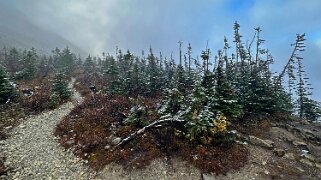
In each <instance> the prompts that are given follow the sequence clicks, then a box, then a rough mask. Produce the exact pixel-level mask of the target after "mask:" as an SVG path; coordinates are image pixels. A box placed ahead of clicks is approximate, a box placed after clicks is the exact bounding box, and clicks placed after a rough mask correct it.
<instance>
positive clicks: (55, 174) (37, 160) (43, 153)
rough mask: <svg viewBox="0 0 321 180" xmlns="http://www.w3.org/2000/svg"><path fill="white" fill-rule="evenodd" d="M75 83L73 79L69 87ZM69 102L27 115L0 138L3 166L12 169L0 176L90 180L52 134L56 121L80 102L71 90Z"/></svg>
mask: <svg viewBox="0 0 321 180" xmlns="http://www.w3.org/2000/svg"><path fill="white" fill-rule="evenodd" d="M74 82H75V79H74V78H73V79H72V80H71V82H70V87H72V84H73V83H74ZM72 101H73V102H68V103H65V104H63V105H62V106H60V107H59V108H57V109H55V110H52V111H47V112H44V113H42V114H40V115H37V116H31V117H30V118H29V119H27V120H26V121H25V122H23V123H22V124H20V125H19V126H18V127H16V128H15V129H14V130H13V131H12V133H11V134H12V136H11V137H9V138H8V139H6V140H4V141H0V149H1V150H2V151H3V152H4V153H5V154H6V156H7V161H6V165H7V166H8V167H11V168H13V171H12V172H10V173H9V174H8V176H7V177H0V179H92V178H94V176H95V173H94V172H93V171H92V170H90V169H89V167H88V166H87V165H86V164H85V162H84V161H83V160H81V159H79V158H77V157H75V156H74V155H73V154H72V153H71V152H70V151H65V150H64V149H63V148H62V147H61V146H59V144H58V142H57V139H56V137H54V135H53V131H54V128H55V126H56V124H57V123H58V122H59V121H60V120H61V119H62V118H63V117H64V116H66V115H67V114H69V112H70V111H71V110H72V109H73V108H74V107H75V104H76V103H81V101H82V98H81V96H80V94H79V93H78V92H76V91H75V92H74V96H73V97H72Z"/></svg>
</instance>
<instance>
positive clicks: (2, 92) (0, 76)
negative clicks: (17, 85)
mask: <svg viewBox="0 0 321 180" xmlns="http://www.w3.org/2000/svg"><path fill="white" fill-rule="evenodd" d="M13 94H14V89H13V87H12V85H11V84H10V82H9V79H8V76H7V73H6V71H5V69H4V67H2V66H1V65H0V104H1V103H5V102H7V100H8V99H9V98H10V97H12V96H13Z"/></svg>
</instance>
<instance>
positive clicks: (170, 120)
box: [115, 118, 186, 148]
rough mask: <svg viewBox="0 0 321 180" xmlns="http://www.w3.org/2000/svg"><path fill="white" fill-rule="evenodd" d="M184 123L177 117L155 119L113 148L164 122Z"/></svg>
mask: <svg viewBox="0 0 321 180" xmlns="http://www.w3.org/2000/svg"><path fill="white" fill-rule="evenodd" d="M184 123H186V121H185V120H181V119H178V118H169V119H161V120H158V121H155V122H153V123H151V124H149V125H147V126H145V127H143V128H141V129H139V130H138V131H136V132H134V133H132V134H130V135H129V136H128V137H126V138H125V139H123V140H121V141H120V142H119V143H118V144H117V145H116V146H115V148H117V147H121V146H123V145H125V144H126V143H128V142H129V141H131V140H133V139H134V138H136V137H137V136H139V135H142V134H144V133H145V132H146V131H147V130H149V129H152V128H156V127H159V126H161V125H164V124H184Z"/></svg>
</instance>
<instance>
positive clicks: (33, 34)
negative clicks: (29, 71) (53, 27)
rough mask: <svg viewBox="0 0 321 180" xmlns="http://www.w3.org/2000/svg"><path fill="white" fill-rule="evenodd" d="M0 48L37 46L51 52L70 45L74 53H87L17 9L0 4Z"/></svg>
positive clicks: (41, 50)
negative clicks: (37, 24) (36, 23)
mask: <svg viewBox="0 0 321 180" xmlns="http://www.w3.org/2000/svg"><path fill="white" fill-rule="evenodd" d="M0 22H1V23H0V48H1V47H3V46H7V47H18V48H23V49H24V48H31V47H34V48H36V49H37V50H38V51H39V52H41V53H46V54H47V53H50V52H51V50H53V49H55V48H56V47H59V48H64V47H65V46H68V47H69V48H70V49H71V50H72V51H73V52H74V53H76V54H80V55H85V54H86V53H85V52H84V51H83V50H82V49H80V48H79V47H77V46H76V45H74V44H72V43H71V42H69V41H68V40H66V39H64V38H63V37H61V36H59V35H57V34H54V33H52V32H48V31H46V30H44V29H42V28H41V27H38V26H36V25H34V24H33V23H32V22H31V21H30V20H29V19H27V18H26V17H25V16H24V15H23V14H21V13H20V12H19V11H17V10H15V9H9V8H6V7H5V6H0Z"/></svg>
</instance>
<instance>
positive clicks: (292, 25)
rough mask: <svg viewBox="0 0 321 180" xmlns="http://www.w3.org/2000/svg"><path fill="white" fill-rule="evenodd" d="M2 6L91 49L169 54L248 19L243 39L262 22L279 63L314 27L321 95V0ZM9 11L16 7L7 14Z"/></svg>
mask: <svg viewBox="0 0 321 180" xmlns="http://www.w3.org/2000/svg"><path fill="white" fill-rule="evenodd" d="M0 6H5V7H6V8H9V9H12V10H13V11H12V12H15V11H20V12H21V13H22V14H24V15H25V17H27V18H28V19H30V21H31V22H33V23H34V24H35V25H37V26H39V27H41V28H43V29H45V30H48V31H51V32H53V33H56V34H59V35H61V36H62V37H64V38H66V39H67V40H69V41H70V42H72V43H74V44H75V45H77V46H78V47H80V48H82V49H83V50H84V51H85V52H87V53H90V54H93V55H100V54H101V53H102V52H103V51H104V52H111V53H113V52H114V51H115V47H116V46H118V47H119V48H121V49H124V50H126V49H130V50H131V51H133V52H135V53H140V52H141V50H142V49H145V50H148V48H149V47H150V46H152V47H153V50H154V52H159V51H162V52H163V54H164V55H165V56H169V55H170V53H171V52H172V51H173V52H174V54H175V55H177V51H178V41H183V48H186V46H187V44H188V42H190V43H191V44H192V47H193V55H194V56H197V55H199V54H200V51H201V50H202V49H204V48H205V46H206V41H207V40H208V42H209V47H210V48H211V50H212V52H216V51H217V50H218V49H220V48H222V46H223V38H224V36H227V37H228V38H229V40H230V43H232V37H233V36H232V33H233V29H232V27H233V22H234V21H236V20H237V21H238V22H239V23H240V25H241V33H242V34H243V35H244V41H246V40H247V39H250V38H251V37H252V35H253V31H254V30H253V28H254V27H258V26H260V27H261V28H262V29H263V32H262V37H263V38H264V39H265V40H266V43H265V46H266V47H268V48H269V49H270V52H271V53H272V54H273V56H274V58H275V61H276V62H277V65H276V66H275V69H276V70H278V69H280V68H281V66H283V65H284V64H285V63H286V61H287V59H288V57H289V55H290V52H291V46H290V44H291V43H292V42H293V41H294V40H295V36H296V34H297V33H306V34H307V51H306V52H305V53H304V54H303V57H304V64H305V65H306V67H307V71H308V74H309V77H310V78H311V82H312V84H313V87H314V88H315V91H314V93H315V95H314V97H316V98H317V99H318V100H321V92H318V91H320V88H321V75H320V73H319V72H320V69H321V11H320V9H321V0H52V1H49V0H28V1H25V0H1V1H0ZM8 16H10V14H8Z"/></svg>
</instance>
